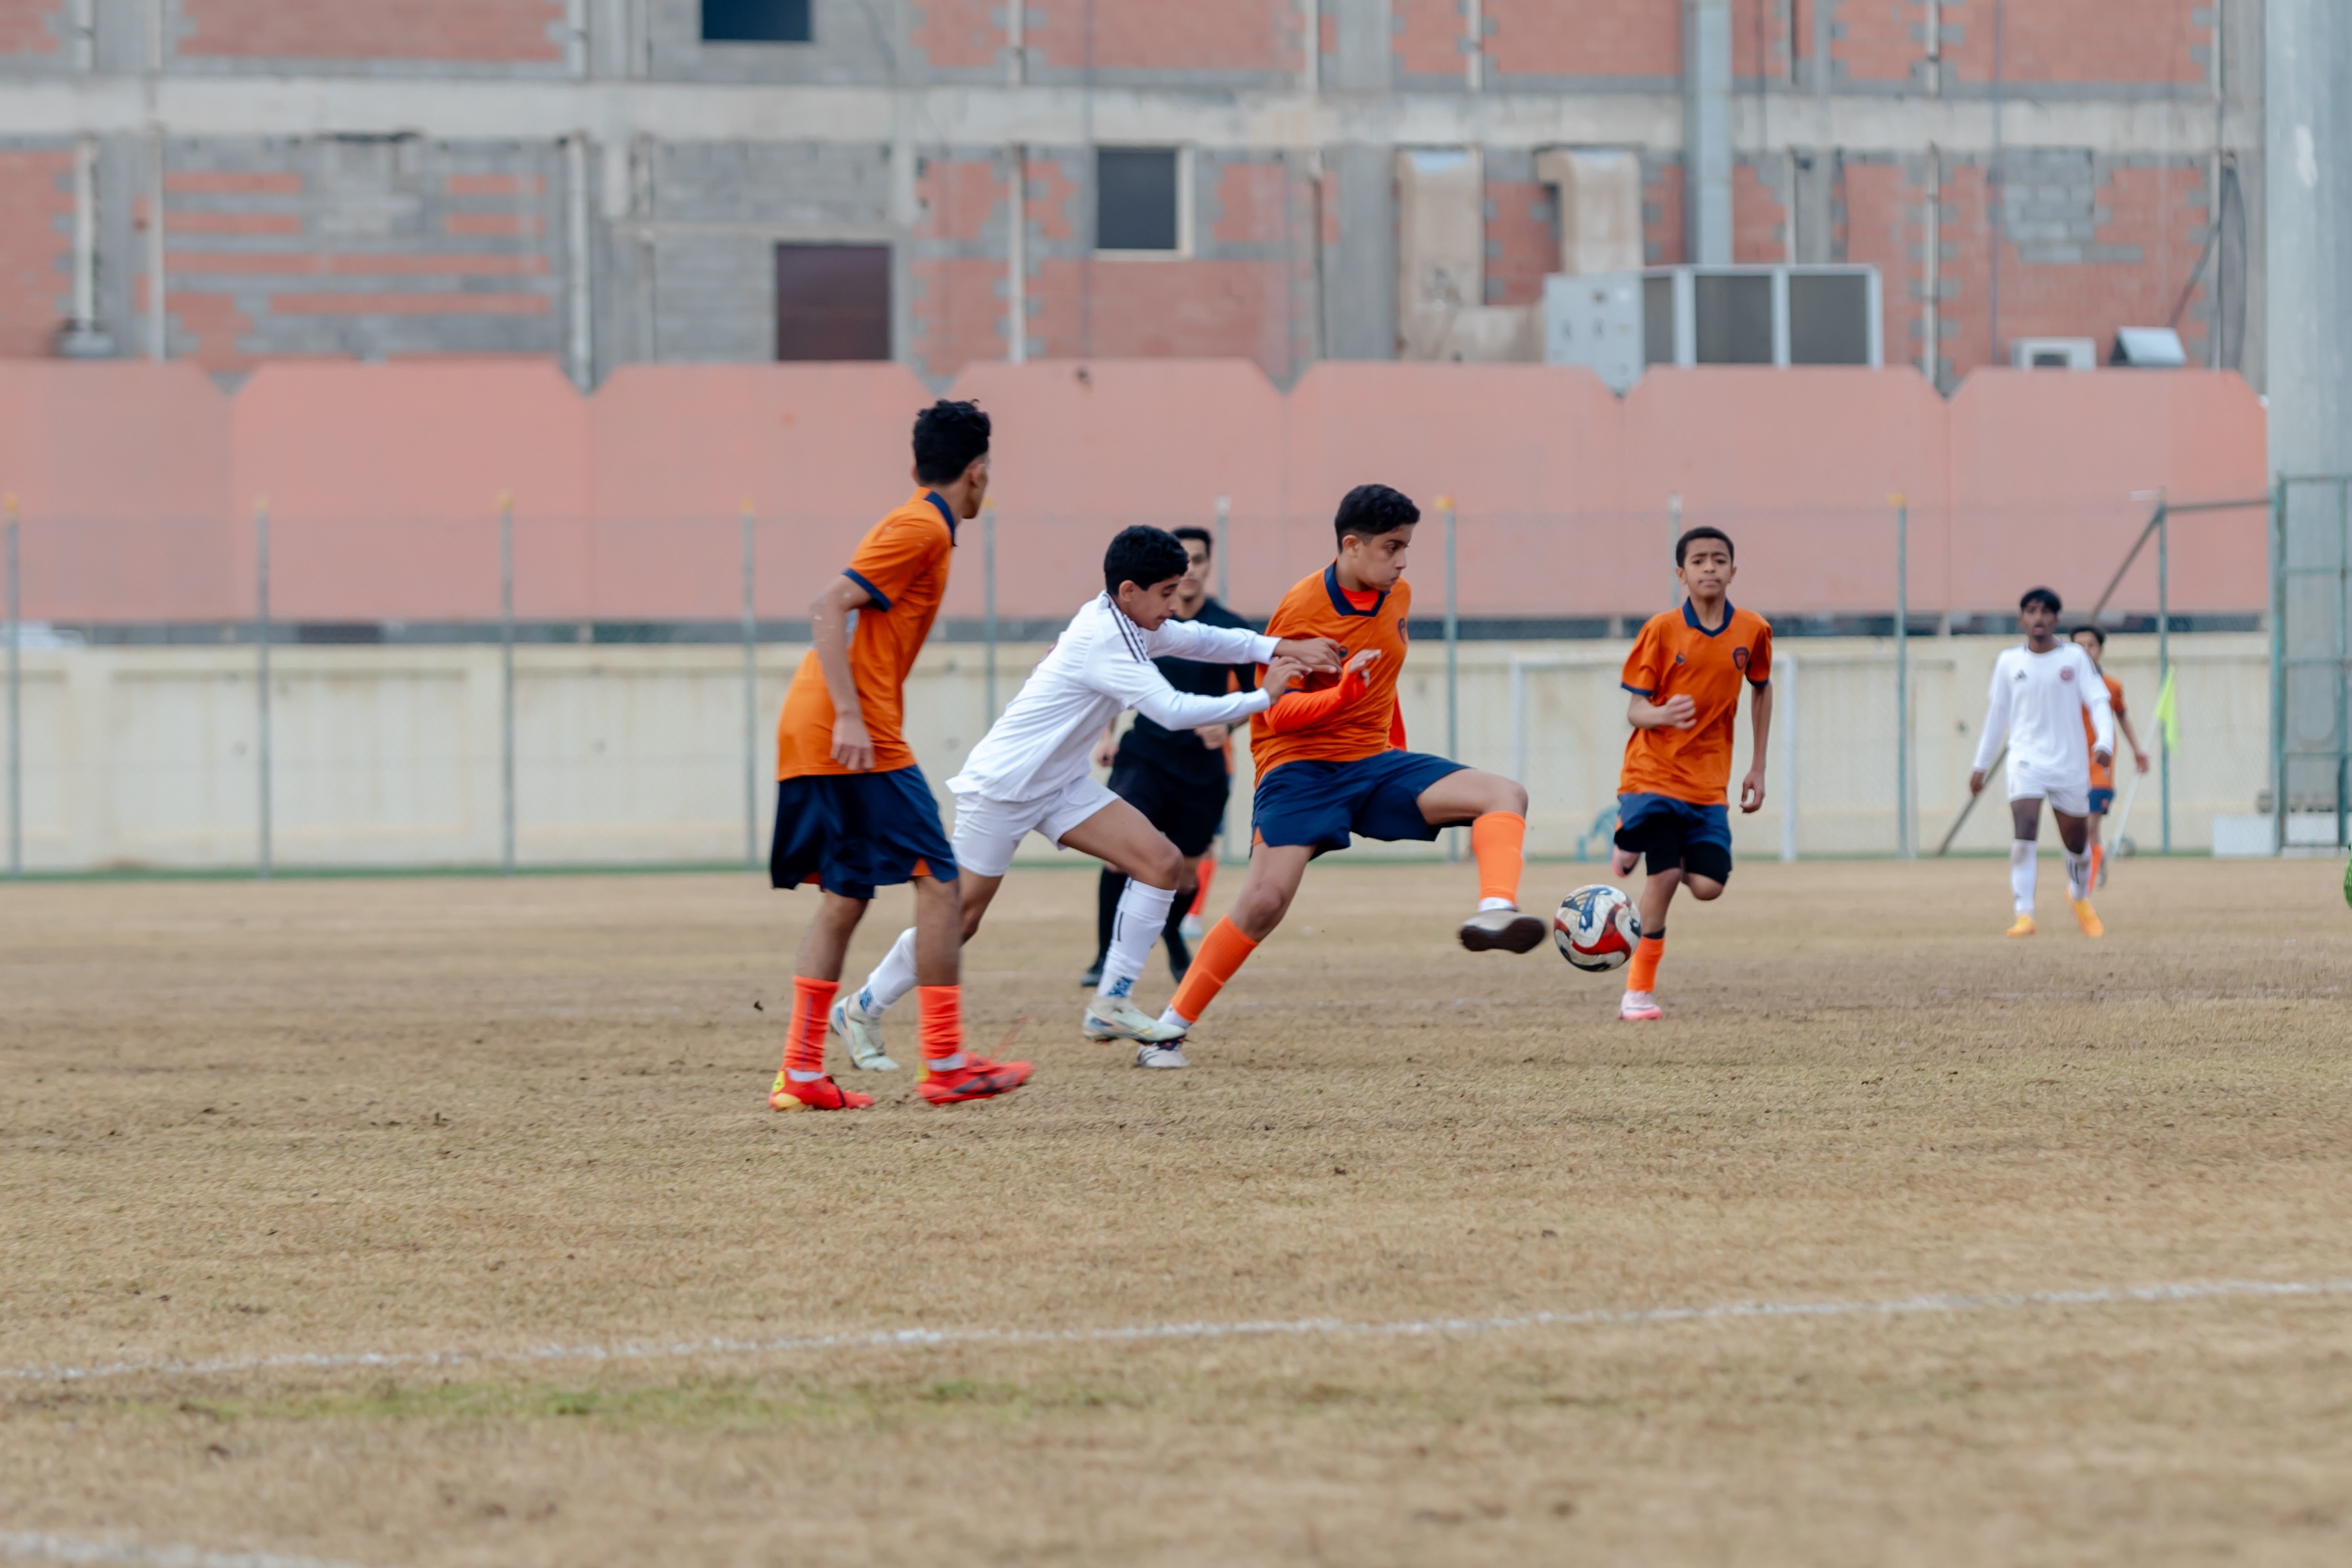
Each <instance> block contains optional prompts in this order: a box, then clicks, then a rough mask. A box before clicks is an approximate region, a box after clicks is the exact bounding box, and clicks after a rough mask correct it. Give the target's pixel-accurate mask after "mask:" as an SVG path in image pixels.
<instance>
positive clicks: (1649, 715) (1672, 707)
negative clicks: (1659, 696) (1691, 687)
mask: <svg viewBox="0 0 2352 1568" xmlns="http://www.w3.org/2000/svg"><path fill="white" fill-rule="evenodd" d="M1625 718H1626V720H1627V721H1628V722H1630V723H1631V724H1632V725H1633V728H1635V729H1636V730H1687V729H1689V728H1691V727H1692V726H1693V725H1695V724H1696V723H1697V722H1698V704H1697V703H1696V702H1694V701H1692V700H1691V699H1690V696H1689V694H1688V693H1687V692H1677V693H1675V695H1674V696H1672V697H1669V698H1667V699H1666V700H1664V702H1653V701H1651V700H1649V699H1648V698H1646V697H1643V696H1642V695H1641V694H1640V693H1638V692H1636V693H1635V694H1634V696H1633V700H1631V701H1629V702H1627V703H1626V704H1625Z"/></svg>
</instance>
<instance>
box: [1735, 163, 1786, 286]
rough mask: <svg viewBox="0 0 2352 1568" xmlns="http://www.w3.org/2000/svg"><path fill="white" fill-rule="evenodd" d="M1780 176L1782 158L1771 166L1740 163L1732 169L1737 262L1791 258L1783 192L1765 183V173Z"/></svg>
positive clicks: (1776, 177)
mask: <svg viewBox="0 0 2352 1568" xmlns="http://www.w3.org/2000/svg"><path fill="white" fill-rule="evenodd" d="M1766 174H1770V175H1771V176H1772V177H1773V178H1775V179H1778V178H1780V163H1779V160H1777V159H1776V160H1774V163H1773V165H1772V167H1770V168H1769V169H1759V167H1758V166H1757V165H1756V164H1754V163H1735V164H1733V165H1732V169H1731V259H1732V260H1733V261H1734V262H1781V261H1786V260H1788V259H1789V231H1788V222H1789V213H1788V209H1787V207H1786V206H1784V205H1782V196H1781V194H1780V192H1778V191H1775V190H1774V189H1773V188H1772V187H1771V186H1770V185H1769V184H1765V181H1764V176H1765V175H1766Z"/></svg>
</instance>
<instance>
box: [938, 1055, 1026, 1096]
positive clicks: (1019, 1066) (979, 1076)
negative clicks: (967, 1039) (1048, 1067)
mask: <svg viewBox="0 0 2352 1568" xmlns="http://www.w3.org/2000/svg"><path fill="white" fill-rule="evenodd" d="M1031 1070H1032V1069H1031V1068H1030V1066H1029V1064H1028V1063H1027V1062H992V1061H990V1060H988V1059H987V1058H985V1057H970V1058H966V1059H965V1061H964V1064H963V1066H961V1067H960V1068H952V1069H950V1070H949V1071H947V1072H938V1071H930V1072H926V1073H924V1074H923V1079H922V1081H921V1082H920V1083H918V1084H917V1085H915V1092H916V1093H917V1094H919V1095H921V1096H922V1097H923V1098H924V1099H925V1100H929V1101H930V1102H931V1103H932V1104H933V1105H953V1104H955V1103H956V1102H957V1101H959V1100H987V1099H990V1098H992V1097H993V1096H996V1095H1000V1094H1011V1093H1012V1092H1013V1090H1014V1089H1019V1088H1020V1087H1021V1086H1022V1085H1023V1084H1024V1083H1027V1082H1028V1081H1029V1074H1030V1072H1031Z"/></svg>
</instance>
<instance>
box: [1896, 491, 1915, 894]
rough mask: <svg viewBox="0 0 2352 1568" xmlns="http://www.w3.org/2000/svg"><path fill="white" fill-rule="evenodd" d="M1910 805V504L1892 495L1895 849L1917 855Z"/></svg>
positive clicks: (1907, 856) (1901, 854)
mask: <svg viewBox="0 0 2352 1568" xmlns="http://www.w3.org/2000/svg"><path fill="white" fill-rule="evenodd" d="M1913 816H1914V813H1913V811H1912V809H1911V506H1910V503H1909V501H1907V500H1906V499H1905V498H1904V497H1902V496H1896V497H1895V855H1896V856H1897V857H1898V858H1902V859H1905V860H1916V859H1917V858H1919V846H1918V836H1917V834H1916V832H1915V831H1914V829H1913V826H1912V823H1913Z"/></svg>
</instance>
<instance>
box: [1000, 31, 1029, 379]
mask: <svg viewBox="0 0 2352 1568" xmlns="http://www.w3.org/2000/svg"><path fill="white" fill-rule="evenodd" d="M1020 9H1021V5H1020V0H1014V4H1013V10H1014V11H1015V12H1018V11H1019V10H1020ZM1010 152H1011V153H1012V157H1013V174H1012V186H1013V188H1012V192H1011V199H1010V200H1008V201H1007V202H1006V204H1005V208H1006V211H1008V212H1009V213H1010V214H1011V215H1012V217H1011V220H1010V222H1009V224H1008V228H1009V230H1010V232H1009V233H1008V234H1007V235H1006V236H1005V242H1004V316H1005V324H1004V352H1005V357H1006V358H1007V359H1009V360H1011V361H1012V362H1013V363H1014V364H1026V363H1029V149H1028V148H1027V147H1026V146H1024V144H1022V143H1020V142H1014V143H1013V146H1012V148H1011V149H1010Z"/></svg>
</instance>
